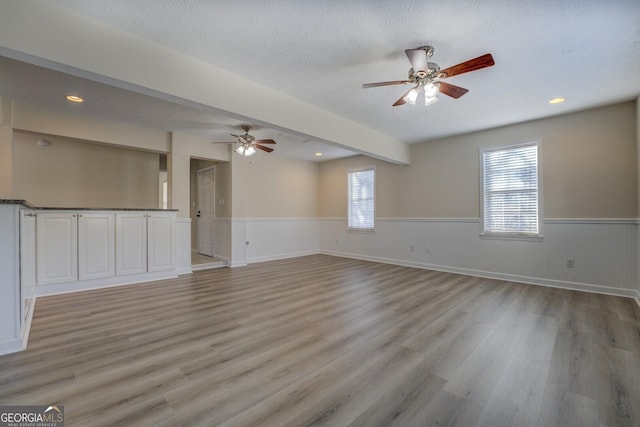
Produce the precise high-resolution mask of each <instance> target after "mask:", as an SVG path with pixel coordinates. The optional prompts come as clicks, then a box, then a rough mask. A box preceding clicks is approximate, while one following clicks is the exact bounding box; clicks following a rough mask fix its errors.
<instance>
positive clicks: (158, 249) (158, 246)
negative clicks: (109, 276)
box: [116, 212, 176, 276]
mask: <svg viewBox="0 0 640 427" xmlns="http://www.w3.org/2000/svg"><path fill="white" fill-rule="evenodd" d="M116 217H117V218H116V230H117V233H116V274H117V275H119V276H121V275H126V274H139V273H146V272H156V271H164V270H172V269H175V222H176V215H175V214H174V213H164V212H145V213H139V212H135V213H119V214H117V215H116Z"/></svg>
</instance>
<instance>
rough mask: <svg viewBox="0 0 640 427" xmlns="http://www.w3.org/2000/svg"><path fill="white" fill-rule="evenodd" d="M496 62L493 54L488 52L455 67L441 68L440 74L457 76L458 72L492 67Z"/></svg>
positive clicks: (440, 75)
mask: <svg viewBox="0 0 640 427" xmlns="http://www.w3.org/2000/svg"><path fill="white" fill-rule="evenodd" d="M494 64H495V62H493V56H491V54H490V53H487V54H484V55H482V56H478V57H477V58H473V59H470V60H468V61H465V62H462V63H460V64H458V65H454V66H453V67H449V68H445V69H444V70H440V73H438V76H439V77H440V78H443V79H444V78H447V77H451V76H457V75H458V74H463V73H468V72H469V71H475V70H479V69H481V68H486V67H491V66H492V65H494Z"/></svg>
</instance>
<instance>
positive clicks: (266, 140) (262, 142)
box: [253, 139, 276, 144]
mask: <svg viewBox="0 0 640 427" xmlns="http://www.w3.org/2000/svg"><path fill="white" fill-rule="evenodd" d="M253 142H255V143H256V144H275V143H276V142H275V141H274V140H273V139H256V140H255V141H253Z"/></svg>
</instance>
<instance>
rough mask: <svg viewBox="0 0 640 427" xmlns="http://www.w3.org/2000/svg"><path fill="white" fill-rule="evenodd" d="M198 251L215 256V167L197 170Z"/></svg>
mask: <svg viewBox="0 0 640 427" xmlns="http://www.w3.org/2000/svg"><path fill="white" fill-rule="evenodd" d="M197 175H198V179H197V186H198V189H197V190H198V191H197V194H198V201H197V209H198V211H197V214H196V226H197V227H198V253H201V254H203V255H209V256H211V257H212V256H213V232H214V230H213V225H214V223H215V185H214V178H213V177H214V173H213V168H207V169H203V170H199V171H198V172H197Z"/></svg>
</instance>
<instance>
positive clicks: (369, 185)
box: [347, 169, 376, 230]
mask: <svg viewBox="0 0 640 427" xmlns="http://www.w3.org/2000/svg"><path fill="white" fill-rule="evenodd" d="M375 180H376V178H375V170H374V169H366V170H360V171H353V172H348V174H347V181H348V205H349V206H348V215H347V216H348V227H349V228H352V229H365V230H373V228H374V217H375Z"/></svg>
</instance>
